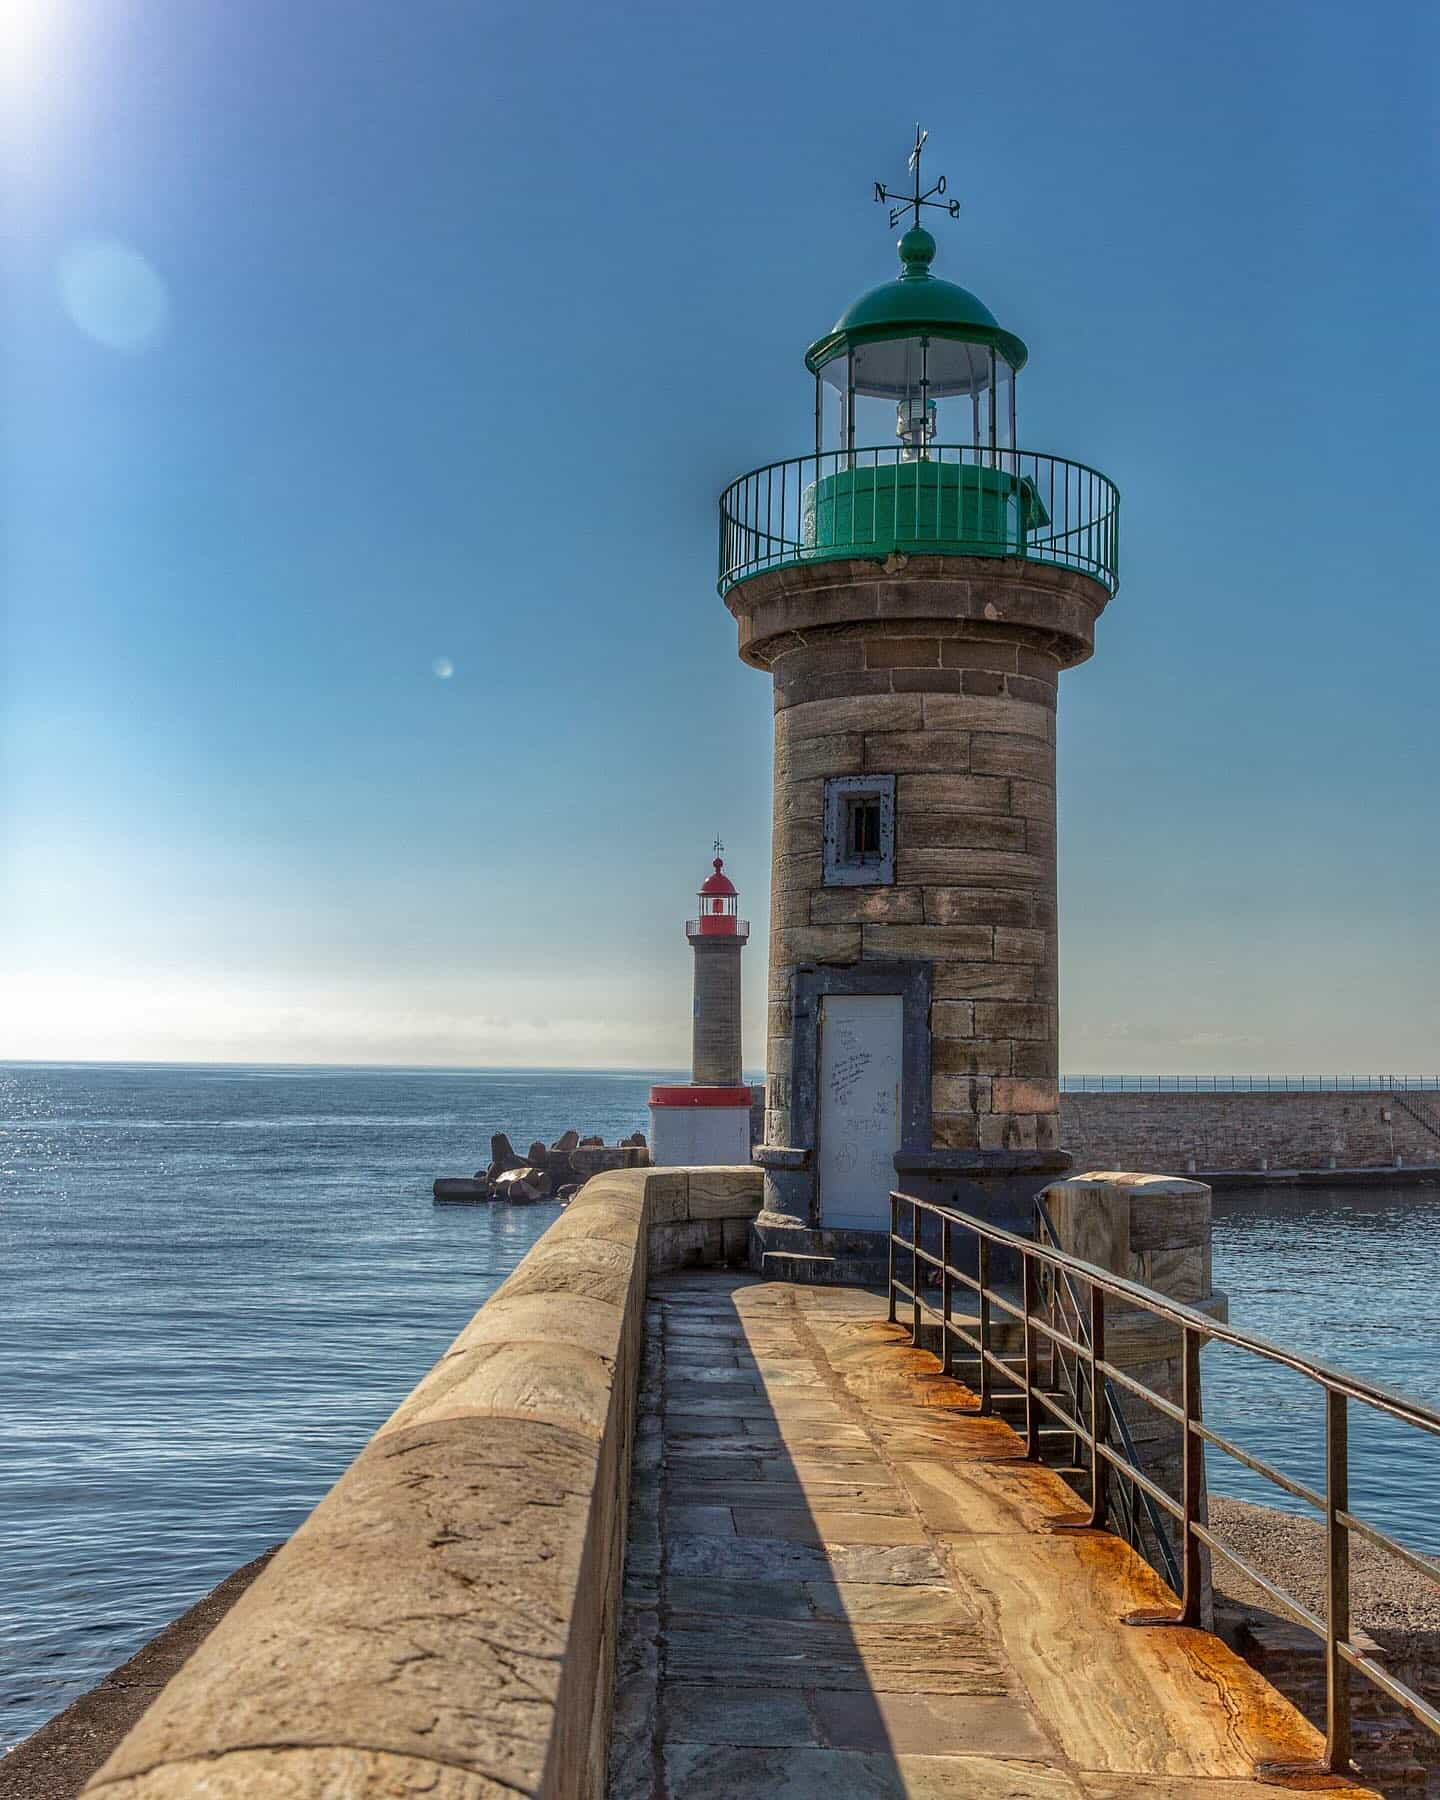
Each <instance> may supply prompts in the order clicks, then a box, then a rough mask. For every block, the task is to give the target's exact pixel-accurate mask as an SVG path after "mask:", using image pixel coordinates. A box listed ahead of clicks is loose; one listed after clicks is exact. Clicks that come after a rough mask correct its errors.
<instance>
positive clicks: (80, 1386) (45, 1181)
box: [0, 1066, 1440, 1746]
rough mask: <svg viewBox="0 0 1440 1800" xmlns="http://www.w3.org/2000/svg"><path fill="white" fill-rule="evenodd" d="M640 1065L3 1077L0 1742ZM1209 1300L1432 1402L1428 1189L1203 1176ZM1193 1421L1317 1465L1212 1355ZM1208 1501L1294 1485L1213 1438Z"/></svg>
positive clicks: (604, 1112)
mask: <svg viewBox="0 0 1440 1800" xmlns="http://www.w3.org/2000/svg"><path fill="white" fill-rule="evenodd" d="M652 1079H663V1077H662V1076H658V1075H657V1076H654V1077H652V1076H649V1075H645V1076H640V1075H635V1074H615V1075H605V1074H593V1073H591V1074H576V1075H568V1074H558V1073H555V1072H553V1071H550V1072H544V1073H527V1072H523V1071H516V1072H488V1073H462V1072H451V1071H442V1070H411V1071H406V1070H378V1069H351V1070H337V1069H288V1070H287V1069H273V1068H256V1069H238V1068H224V1069H206V1068H155V1067H128V1068H127V1067H107V1068H95V1067H89V1068H80V1067H66V1068H60V1067H43V1068H42V1067H35V1066H24V1067H20V1066H10V1067H8V1068H7V1067H0V1279H3V1290H0V1292H3V1299H0V1746H3V1745H6V1744H11V1743H14V1742H15V1741H16V1740H18V1739H19V1738H21V1737H23V1736H24V1735H25V1734H26V1733H27V1732H29V1731H31V1730H33V1729H34V1728H35V1726H37V1725H38V1724H40V1723H41V1722H42V1721H43V1720H44V1719H46V1718H47V1717H49V1716H50V1715H51V1714H52V1713H54V1712H56V1711H58V1710H59V1709H60V1708H61V1707H62V1706H64V1705H66V1704H67V1703H68V1702H69V1701H70V1700H71V1699H73V1698H74V1697H75V1696H76V1695H77V1694H79V1693H81V1692H83V1691H84V1690H85V1689H86V1688H87V1687H89V1686H90V1685H92V1684H93V1683H94V1682H95V1681H96V1680H97V1679H98V1678H99V1677H100V1676H101V1675H102V1674H104V1673H105V1672H106V1671H107V1670H108V1669H110V1668H113V1667H114V1666H115V1665H116V1664H117V1663H119V1662H121V1661H123V1660H124V1659H125V1658H126V1657H128V1656H129V1655H130V1654H131V1653H132V1652H133V1651H135V1650H136V1649H138V1648H139V1646H140V1645H141V1644H142V1643H144V1642H145V1640H146V1639H147V1638H149V1637H150V1636H152V1635H153V1634H154V1633H155V1632H156V1631H157V1630H158V1629H159V1628H160V1627H161V1626H162V1625H164V1624H165V1623H166V1622H167V1621H168V1620H170V1619H172V1618H173V1617H175V1615H176V1614H177V1613H179V1612H181V1611H183V1610H184V1609H185V1608H186V1607H187V1606H189V1605H190V1604H191V1602H193V1601H194V1600H196V1599H198V1598H199V1597H200V1596H201V1595H202V1594H204V1593H205V1592H207V1591H208V1590H209V1589H210V1588H211V1587H213V1586H214V1585H215V1583H216V1582H218V1581H220V1580H221V1579H222V1578H223V1577H224V1576H225V1575H227V1574H228V1573H229V1572H230V1571H231V1570H232V1569H234V1568H236V1567H237V1566H238V1565H239V1564H241V1563H243V1562H246V1561H248V1560H249V1559H250V1558H251V1557H253V1556H255V1555H256V1554H258V1553H259V1552H260V1551H261V1550H263V1549H265V1548H266V1547H267V1546H268V1545H271V1544H274V1543H276V1542H278V1541H280V1540H281V1539H283V1538H284V1537H286V1536H287V1535H288V1534H289V1533H290V1532H292V1531H293V1530H294V1529H295V1527H296V1526H297V1525H298V1524H299V1523H300V1521H301V1520H302V1519H303V1518H304V1517H305V1515H306V1513H307V1512H309V1510H310V1509H311V1507H312V1506H314V1505H315V1503H316V1501H318V1500H319V1499H320V1498H321V1497H322V1496H323V1494H324V1493H325V1491H326V1490H327V1489H328V1488H329V1486H330V1485H331V1483H332V1482H333V1481H334V1480H335V1478H336V1476H337V1475H339V1473H340V1472H341V1470H342V1469H343V1468H344V1467H345V1466H346V1464H347V1463H348V1462H349V1461H350V1459H351V1458H352V1457H353V1456H354V1455H355V1453H356V1452H357V1451H358V1450H359V1449H360V1447H361V1446H362V1445H363V1444H364V1442H365V1440H366V1439H367V1438H368V1437H369V1435H370V1434H371V1432H373V1431H374V1430H375V1428H376V1427H377V1426H378V1425H379V1424H380V1423H381V1422H382V1421H383V1420H384V1418H385V1417H386V1416H387V1414H388V1413H389V1412H390V1411H391V1409H392V1408H393V1407H394V1405H395V1404H396V1402H397V1401H398V1400H400V1399H401V1398H402V1397H403V1396H404V1395H405V1394H406V1393H407V1392H408V1391H409V1389H410V1388H411V1387H412V1386H413V1385H414V1384H415V1382H416V1381H418V1380H419V1378H420V1377H421V1375H423V1374H424V1373H425V1371H426V1370H427V1369H428V1368H429V1367H430V1365H431V1363H433V1362H434V1360H435V1359H436V1357H437V1356H439V1355H440V1354H441V1353H442V1352H443V1351H444V1350H445V1348H446V1347H447V1346H448V1344H449V1343H450V1341H451V1340H452V1338H453V1337H454V1336H455V1334H456V1333H457V1332H458V1331H459V1330H460V1328H461V1327H462V1326H463V1325H464V1324H465V1322H466V1321H467V1320H468V1319H469V1318H470V1316H471V1314H472V1313H473V1312H474V1311H475V1309H476V1308H477V1307H478V1306H479V1305H480V1304H481V1302H482V1301H483V1300H484V1299H485V1298H486V1296H487V1295H489V1294H490V1293H491V1292H493V1291H494V1289H495V1287H496V1286H498V1284H499V1283H500V1281H501V1280H503V1278H504V1277H505V1275H506V1274H507V1273H508V1272H509V1271H510V1270H511V1269H512V1268H513V1267H514V1266H515V1264H516V1263H517V1262H518V1261H519V1259H520V1258H521V1257H522V1256H523V1255H524V1254H525V1252H526V1251H527V1250H528V1249H529V1247H530V1246H531V1244H532V1243H534V1241H535V1239H536V1238H537V1237H538V1236H539V1235H540V1233H541V1232H542V1231H543V1230H544V1229H545V1227H546V1226H547V1225H548V1224H549V1223H550V1222H551V1220H552V1219H553V1218H555V1217H556V1214H557V1209H556V1208H555V1207H554V1206H551V1205H545V1204H541V1205H537V1206H530V1207H509V1206H482V1207H435V1206H433V1205H432V1203H431V1197H430V1183H431V1181H432V1180H433V1178H434V1177H435V1176H436V1175H437V1174H442V1173H443V1174H461V1175H468V1174H470V1173H472V1172H473V1171H474V1170H475V1169H477V1168H478V1167H480V1166H481V1165H482V1164H483V1163H485V1162H486V1161H487V1160H488V1156H489V1139H490V1134H491V1132H492V1131H496V1130H505V1131H508V1132H509V1133H510V1135H511V1137H512V1138H513V1139H514V1141H515V1143H516V1144H517V1146H519V1147H520V1148H521V1149H523V1148H524V1146H525V1145H527V1144H528V1143H529V1142H530V1140H531V1138H533V1137H542V1138H544V1139H545V1140H546V1141H547V1142H549V1141H552V1140H553V1139H554V1138H555V1137H557V1136H558V1135H559V1134H560V1132H561V1131H563V1130H565V1129H566V1128H567V1127H569V1126H572V1125H573V1126H575V1127H576V1128H577V1129H578V1130H580V1131H581V1132H590V1131H597V1132H600V1133H602V1134H603V1135H604V1137H605V1138H606V1139H607V1141H609V1142H611V1143H613V1142H614V1141H615V1139H616V1138H617V1137H620V1136H623V1135H625V1134H627V1133H628V1132H630V1131H632V1130H634V1129H636V1128H637V1127H643V1126H644V1125H645V1124H646V1113H645V1100H646V1096H647V1091H648V1088H649V1085H650V1082H651V1080H652ZM1215 1281H1216V1285H1217V1286H1219V1287H1223V1288H1225V1289H1226V1290H1228V1292H1229V1295H1230V1305H1231V1316H1232V1318H1233V1319H1234V1320H1235V1322H1236V1323H1237V1324H1243V1325H1246V1326H1249V1327H1250V1328H1252V1329H1254V1330H1257V1331H1259V1332H1261V1333H1263V1334H1265V1335H1267V1336H1270V1337H1273V1338H1275V1339H1276V1340H1277V1341H1279V1342H1280V1343H1282V1344H1286V1345H1290V1346H1292V1347H1294V1348H1297V1349H1303V1350H1306V1351H1308V1352H1309V1353H1311V1354H1313V1355H1316V1356H1320V1357H1323V1358H1326V1359H1328V1360H1329V1361H1331V1362H1334V1363H1337V1364H1339V1365H1341V1366H1343V1367H1346V1368H1349V1369H1351V1370H1354V1371H1355V1372H1357V1373H1360V1374H1365V1375H1369V1376H1371V1377H1373V1378H1375V1379H1377V1380H1380V1381H1383V1382H1385V1383H1386V1384H1388V1385H1389V1386H1392V1387H1395V1388H1398V1389H1400V1390H1401V1391H1402V1392H1405V1393H1409V1394H1411V1395H1413V1396H1414V1397H1416V1398H1417V1399H1422V1400H1428V1401H1429V1402H1430V1403H1431V1404H1432V1405H1440V1193H1437V1190H1435V1189H1425V1188H1400V1187H1397V1188H1394V1189H1382V1190H1377V1189H1370V1190H1344V1189H1338V1190H1335V1191H1333V1192H1322V1191H1319V1190H1309V1191H1304V1192H1292V1193H1290V1194H1284V1195H1276V1194H1274V1193H1269V1194H1259V1193H1255V1194H1250V1193H1247V1194H1243V1195H1236V1196H1232V1197H1228V1198H1227V1197H1224V1196H1221V1197H1218V1198H1217V1200H1216V1203H1215ZM1204 1392H1205V1408H1206V1416H1207V1418H1208V1419H1209V1421H1210V1422H1211V1423H1212V1424H1213V1425H1215V1426H1216V1428H1217V1429H1219V1430H1222V1431H1224V1432H1226V1433H1228V1434H1233V1435H1234V1436H1235V1437H1237V1438H1238V1440H1239V1441H1240V1442H1241V1443H1242V1444H1243V1445H1244V1446H1245V1447H1246V1448H1248V1449H1250V1450H1251V1451H1253V1452H1254V1453H1256V1454H1259V1455H1262V1456H1267V1457H1270V1458H1272V1459H1274V1460H1276V1461H1277V1462H1279V1463H1280V1465H1281V1466H1282V1467H1283V1468H1285V1469H1286V1471H1287V1472H1288V1473H1291V1474H1292V1475H1294V1476H1296V1478H1297V1479H1301V1480H1305V1481H1308V1482H1311V1483H1312V1484H1317V1483H1318V1481H1319V1479H1320V1476H1321V1473H1322V1469H1323V1463H1322V1461H1321V1451H1322V1445H1323V1414H1322V1412H1321V1409H1320V1404H1319V1401H1318V1398H1317V1396H1316V1395H1315V1394H1314V1392H1313V1391H1311V1390H1308V1388H1307V1385H1306V1384H1304V1383H1301V1382H1299V1381H1297V1380H1296V1379H1295V1378H1293V1377H1289V1376H1286V1375H1285V1374H1284V1372H1283V1371H1276V1370H1273V1369H1269V1368H1266V1367H1264V1366H1261V1365H1255V1364H1253V1363H1251V1362H1250V1360H1249V1359H1248V1358H1242V1357H1239V1356H1238V1355H1237V1354H1236V1353H1234V1352H1230V1351H1226V1350H1223V1349H1220V1348H1211V1349H1209V1350H1207V1351H1206V1353H1205V1357H1204ZM1355 1411H1356V1413H1357V1418H1356V1420H1355V1423H1354V1424H1353V1425H1352V1432H1351V1436H1352V1458H1353V1466H1354V1473H1353V1475H1352V1489H1353V1497H1354V1503H1355V1506H1356V1509H1357V1510H1358V1511H1360V1512H1362V1514H1364V1515H1365V1516H1368V1517H1370V1518H1373V1519H1374V1520H1375V1522H1376V1523H1378V1524H1380V1525H1382V1526H1385V1527H1387V1528H1388V1529H1391V1530H1395V1531H1397V1532H1398V1533H1400V1534H1401V1535H1402V1536H1404V1538H1405V1540H1406V1541H1407V1542H1409V1543H1411V1544H1412V1545H1413V1546H1414V1547H1415V1548H1418V1549H1428V1550H1436V1551H1440V1523H1437V1521H1440V1458H1437V1456H1436V1454H1435V1450H1436V1446H1435V1445H1434V1444H1433V1443H1432V1442H1426V1441H1421V1440H1419V1438H1418V1434H1416V1433H1415V1432H1413V1431H1407V1430H1404V1429H1402V1428H1401V1427H1399V1426H1395V1425H1393V1424H1391V1423H1389V1422H1387V1421H1385V1420H1384V1419H1383V1418H1380V1419H1373V1418H1367V1417H1364V1416H1359V1415H1360V1412H1361V1409H1359V1408H1356V1409H1355ZM1210 1471H1211V1481H1212V1484H1213V1485H1214V1486H1215V1487H1216V1489H1217V1490H1219V1491H1224V1492H1229V1493H1234V1494H1238V1495H1241V1496H1242V1497H1245V1498H1249V1499H1255V1500H1259V1501H1262V1502H1264V1503H1270V1504H1287V1502H1286V1501H1285V1497H1284V1496H1283V1495H1281V1494H1278V1493H1277V1491H1276V1490H1274V1489H1273V1488H1270V1487H1268V1486H1267V1485H1266V1484H1264V1483H1262V1482H1260V1481H1259V1480H1258V1478H1256V1477H1254V1476H1251V1475H1249V1474H1248V1473H1247V1472H1246V1471H1244V1470H1243V1469H1238V1470H1236V1469H1235V1468H1234V1466H1233V1465H1231V1466H1230V1467H1229V1468H1226V1467H1225V1466H1223V1465H1222V1464H1221V1462H1220V1460H1219V1459H1217V1458H1214V1457H1212V1458H1211V1460H1210Z"/></svg>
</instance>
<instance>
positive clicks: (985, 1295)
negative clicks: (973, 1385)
mask: <svg viewBox="0 0 1440 1800" xmlns="http://www.w3.org/2000/svg"><path fill="white" fill-rule="evenodd" d="M976 1249H977V1262H976V1268H977V1271H978V1274H979V1279H980V1411H981V1412H982V1413H989V1412H993V1411H994V1410H995V1389H994V1383H993V1380H992V1378H991V1374H990V1240H989V1238H987V1237H982V1238H980V1239H979V1240H978V1243H977V1246H976Z"/></svg>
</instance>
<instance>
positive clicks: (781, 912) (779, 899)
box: [770, 887, 811, 926]
mask: <svg viewBox="0 0 1440 1800" xmlns="http://www.w3.org/2000/svg"><path fill="white" fill-rule="evenodd" d="M810 900H811V894H810V890H809V889H808V888H799V887H797V888H785V889H782V891H781V892H780V893H778V894H773V895H772V896H771V898H770V923H771V925H772V926H778V925H808V924H809V923H810Z"/></svg>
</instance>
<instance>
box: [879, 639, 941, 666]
mask: <svg viewBox="0 0 1440 1800" xmlns="http://www.w3.org/2000/svg"><path fill="white" fill-rule="evenodd" d="M865 667H866V668H867V669H938V668H939V667H940V640H939V638H927V637H872V638H867V639H866V641H865Z"/></svg>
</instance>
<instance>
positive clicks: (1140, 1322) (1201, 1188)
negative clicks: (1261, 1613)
mask: <svg viewBox="0 0 1440 1800" xmlns="http://www.w3.org/2000/svg"><path fill="white" fill-rule="evenodd" d="M1043 1198H1044V1201H1045V1205H1046V1207H1047V1209H1048V1211H1049V1213H1050V1217H1051V1219H1052V1220H1053V1221H1054V1225H1055V1231H1056V1235H1057V1237H1058V1238H1059V1240H1060V1248H1061V1249H1062V1250H1065V1251H1066V1252H1068V1254H1070V1255H1071V1256H1078V1257H1079V1258H1081V1260H1082V1261H1084V1262H1089V1263H1094V1264H1096V1265H1097V1267H1099V1268H1102V1269H1107V1270H1110V1271H1111V1272H1113V1273H1114V1274H1116V1275H1123V1276H1126V1277H1127V1278H1128V1279H1129V1280H1131V1281H1135V1282H1138V1283H1140V1285H1141V1286H1143V1287H1148V1288H1153V1289H1155V1291H1156V1292H1157V1293H1159V1294H1163V1295H1164V1296H1165V1297H1166V1298H1167V1299H1171V1300H1179V1301H1182V1302H1183V1303H1184V1304H1185V1305H1186V1306H1190V1307H1194V1308H1195V1310H1196V1311H1197V1312H1202V1313H1205V1314H1207V1315H1208V1316H1209V1317H1210V1318H1213V1319H1217V1320H1224V1319H1225V1318H1226V1317H1227V1316H1228V1307H1227V1303H1226V1298H1225V1296H1224V1294H1217V1293H1216V1292H1215V1291H1214V1288H1213V1286H1212V1284H1211V1277H1210V1237H1211V1218H1210V1189H1209V1188H1208V1187H1207V1186H1206V1185H1205V1183H1204V1182H1203V1181H1186V1180H1183V1179H1181V1178H1180V1177H1178V1176H1168V1175H1135V1174H1127V1173H1115V1172H1108V1171H1106V1172H1098V1173H1092V1174H1088V1175H1075V1176H1072V1177H1071V1178H1070V1179H1069V1180H1067V1181H1057V1182H1053V1183H1052V1184H1051V1185H1050V1186H1049V1187H1048V1188H1046V1189H1045V1192H1044V1195H1043ZM1080 1302H1081V1305H1082V1306H1084V1305H1086V1304H1087V1302H1088V1295H1087V1294H1086V1293H1085V1291H1084V1290H1083V1288H1082V1289H1081V1290H1080ZM1105 1348H1106V1360H1107V1361H1109V1362H1111V1363H1113V1364H1114V1365H1115V1367H1116V1368H1119V1369H1123V1370H1124V1371H1125V1373H1126V1374H1127V1375H1129V1376H1131V1377H1132V1378H1133V1379H1134V1380H1136V1381H1142V1382H1144V1384H1145V1385H1146V1386H1147V1387H1149V1388H1152V1389H1153V1390H1154V1391H1155V1392H1156V1393H1157V1394H1159V1395H1160V1396H1161V1398H1162V1399H1165V1400H1169V1401H1171V1402H1172V1403H1173V1404H1174V1405H1176V1406H1178V1405H1180V1403H1181V1398H1182V1366H1181V1333H1180V1331H1179V1330H1178V1328H1176V1327H1175V1326H1172V1325H1168V1324H1166V1323H1165V1322H1164V1321H1162V1320H1160V1319H1157V1318H1155V1317H1154V1316H1153V1315H1151V1314H1148V1313H1146V1312H1145V1311H1144V1310H1143V1309H1141V1308H1139V1307H1125V1306H1121V1305H1120V1304H1119V1303H1118V1302H1117V1301H1115V1300H1110V1301H1108V1302H1107V1304H1106V1309H1105ZM1113 1385H1114V1387H1115V1395H1116V1399H1117V1401H1118V1402H1119V1406H1120V1410H1121V1413H1122V1414H1123V1416H1124V1419H1125V1423H1126V1424H1127V1426H1128V1427H1129V1429H1130V1434H1131V1437H1132V1438H1133V1440H1134V1443H1135V1450H1136V1454H1137V1456H1138V1459H1139V1462H1140V1466H1141V1468H1142V1470H1143V1471H1144V1473H1145V1474H1147V1475H1148V1476H1149V1477H1150V1478H1151V1480H1152V1481H1156V1482H1158V1483H1159V1485H1160V1486H1161V1487H1163V1488H1164V1489H1165V1491H1166V1493H1168V1494H1172V1495H1173V1496H1174V1497H1175V1499H1177V1500H1179V1499H1180V1498H1181V1494H1182V1491H1183V1489H1182V1480H1181V1476H1182V1467H1183V1434H1182V1432H1181V1429H1180V1427H1179V1426H1178V1425H1177V1424H1175V1423H1173V1422H1172V1421H1171V1420H1169V1419H1167V1418H1165V1416H1164V1415H1163V1414H1161V1413H1159V1412H1157V1411H1156V1410H1155V1408H1153V1407H1151V1406H1147V1405H1146V1403H1145V1402H1144V1401H1143V1400H1141V1399H1140V1398H1139V1396H1138V1395H1135V1394H1131V1393H1129V1392H1128V1391H1127V1390H1125V1389H1123V1388H1121V1387H1120V1386H1119V1384H1118V1383H1116V1384H1113ZM1203 1506H1204V1501H1203V1494H1202V1513H1203ZM1171 1524H1172V1540H1173V1541H1174V1542H1176V1543H1177V1544H1178V1539H1179V1530H1178V1522H1176V1521H1171ZM1147 1555H1149V1557H1150V1560H1151V1561H1156V1554H1155V1553H1154V1552H1153V1547H1152V1548H1151V1549H1149V1550H1147ZM1157 1566H1158V1565H1157ZM1203 1567H1204V1588H1203V1593H1202V1605H1203V1610H1204V1616H1205V1618H1206V1619H1207V1620H1208V1619H1209V1617H1210V1610H1211V1609H1210V1564H1209V1557H1208V1555H1207V1556H1205V1557H1204V1559H1203Z"/></svg>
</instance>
